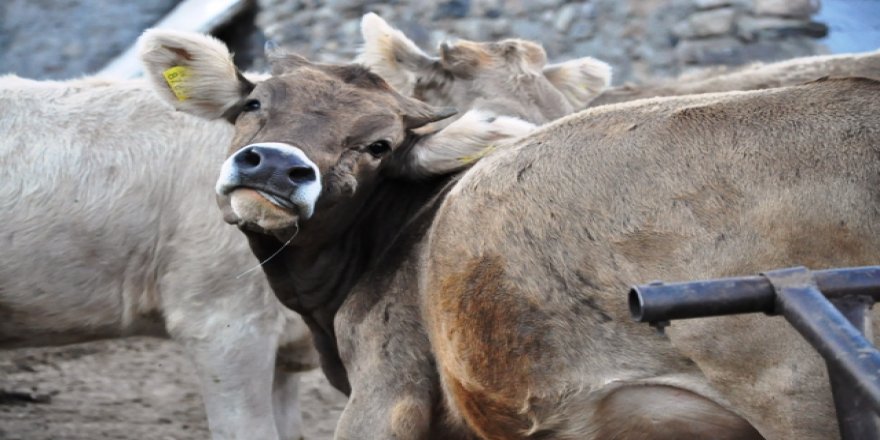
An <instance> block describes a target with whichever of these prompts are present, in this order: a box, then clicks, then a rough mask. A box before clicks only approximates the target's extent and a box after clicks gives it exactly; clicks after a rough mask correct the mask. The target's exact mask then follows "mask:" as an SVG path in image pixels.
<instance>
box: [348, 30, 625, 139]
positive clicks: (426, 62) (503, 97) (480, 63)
mask: <svg viewBox="0 0 880 440" xmlns="http://www.w3.org/2000/svg"><path fill="white" fill-rule="evenodd" d="M361 31H362V34H363V37H364V46H363V48H362V50H361V55H360V56H359V58H358V60H359V62H361V63H363V64H364V65H366V66H368V67H370V68H371V69H372V70H373V71H375V72H376V73H378V74H379V75H380V76H382V77H383V78H384V79H385V80H387V81H388V82H389V83H390V84H391V85H392V86H393V87H394V88H396V89H397V90H399V91H401V93H404V94H406V95H410V96H415V97H418V98H419V99H422V100H424V101H426V102H429V103H431V104H433V105H446V106H452V107H455V108H458V109H472V108H483V109H486V110H490V111H495V112H496V113H499V114H506V115H509V116H517V117H519V118H521V119H524V120H526V121H529V122H532V123H544V122H547V121H550V120H553V119H556V118H558V117H561V116H564V115H566V114H569V113H571V112H573V111H577V110H581V109H583V108H584V107H586V105H587V103H588V102H590V101H591V100H592V99H593V98H595V97H596V96H597V95H598V94H599V93H600V92H602V90H604V89H605V88H606V87H607V86H608V84H609V83H610V80H611V67H610V66H608V64H606V63H603V62H601V61H599V60H596V59H593V58H589V57H585V58H579V59H575V60H571V61H567V62H565V63H561V64H554V65H550V66H547V65H546V62H547V56H546V54H545V52H544V49H543V48H542V47H541V46H540V45H538V44H535V43H532V42H529V41H524V40H518V39H507V40H502V41H498V42H493V43H478V42H473V41H466V40H459V41H457V42H455V43H444V44H441V45H440V54H439V56H438V57H432V56H429V55H427V54H426V53H425V52H423V51H422V50H421V49H419V47H418V46H416V45H415V43H413V42H412V41H411V40H409V39H408V38H407V37H406V36H405V35H404V34H403V33H402V32H400V31H398V30H396V29H394V28H392V27H391V26H389V25H388V23H386V22H385V21H384V20H382V19H381V18H380V17H379V16H378V15H376V14H367V15H365V16H364V18H363V20H362V22H361Z"/></svg>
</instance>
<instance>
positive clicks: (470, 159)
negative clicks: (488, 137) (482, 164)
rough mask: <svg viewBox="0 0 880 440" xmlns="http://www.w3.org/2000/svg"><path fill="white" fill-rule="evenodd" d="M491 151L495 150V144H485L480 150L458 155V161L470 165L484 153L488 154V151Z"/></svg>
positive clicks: (483, 155)
mask: <svg viewBox="0 0 880 440" xmlns="http://www.w3.org/2000/svg"><path fill="white" fill-rule="evenodd" d="M493 151H495V146H494V145H488V146H486V148H483V149H482V150H480V151H477V152H476V153H474V154H470V155H467V156H462V157H459V158H458V162H459V163H461V164H462V165H470V164H472V163H474V162H476V161H478V160H480V159H482V158H483V157H485V156H486V155H488V154H489V153H491V152H493Z"/></svg>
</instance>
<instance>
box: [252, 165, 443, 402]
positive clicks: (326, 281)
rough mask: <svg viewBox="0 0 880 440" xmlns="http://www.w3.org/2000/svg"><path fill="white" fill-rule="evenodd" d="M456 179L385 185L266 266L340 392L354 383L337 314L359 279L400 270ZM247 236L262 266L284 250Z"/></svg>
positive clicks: (397, 181) (392, 181)
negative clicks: (315, 240) (311, 241)
mask: <svg viewBox="0 0 880 440" xmlns="http://www.w3.org/2000/svg"><path fill="white" fill-rule="evenodd" d="M456 180H457V177H444V178H437V179H431V180H425V181H421V182H413V181H408V180H406V181H405V180H400V179H388V180H385V181H384V182H383V183H381V184H380V185H379V186H378V187H377V188H376V189H375V190H374V191H373V193H372V195H371V196H370V197H369V198H368V199H367V200H366V201H365V203H364V204H363V206H361V208H360V209H359V210H358V214H357V215H356V216H355V217H354V220H353V221H352V222H351V223H350V224H349V225H348V226H347V227H345V228H341V230H340V232H339V233H337V234H336V235H335V236H334V237H332V238H330V239H327V240H324V241H323V242H322V244H321V245H311V246H309V247H307V248H306V247H299V246H290V247H287V248H285V249H283V250H282V251H281V252H280V253H278V255H276V256H275V257H274V258H272V259H269V260H268V261H266V262H265V263H264V264H263V270H264V272H265V274H266V276H267V278H268V280H269V284H270V285H271V287H272V289H273V291H274V292H275V295H276V296H277V297H278V298H279V300H281V302H282V303H283V304H284V305H286V306H287V307H289V308H291V309H293V310H294V311H296V312H297V313H299V314H300V315H302V316H303V318H304V321H305V322H306V324H307V325H308V326H309V329H310V330H311V332H312V335H313V338H314V341H315V346H316V348H317V350H318V352H319V353H320V355H321V366H322V368H323V370H324V372H325V374H326V375H327V377H328V379H329V380H330V382H331V384H332V385H333V386H334V387H336V388H337V389H339V390H340V391H342V392H344V393H346V394H348V393H349V392H350V386H349V384H348V379H347V375H346V373H345V369H344V366H343V365H342V361H341V359H340V357H339V351H338V348H337V343H336V335H335V331H334V328H333V320H334V318H335V316H336V312H337V311H338V310H339V308H340V306H341V305H342V303H343V302H344V301H345V300H346V298H348V296H349V294H350V293H351V292H352V289H353V288H354V287H355V285H356V284H357V283H358V281H360V280H361V279H363V278H365V277H381V276H384V275H386V274H389V273H393V272H394V270H395V269H396V268H398V267H399V266H400V262H399V261H397V260H398V259H400V258H404V257H405V256H406V255H408V254H409V251H410V250H411V249H412V246H414V245H415V244H416V243H417V242H419V241H420V239H421V237H422V236H423V235H424V234H425V232H426V231H427V228H428V226H429V225H430V222H431V220H432V219H433V216H434V213H435V212H436V208H437V207H439V205H440V202H441V201H442V199H443V195H444V194H445V193H446V191H447V190H448V188H450V187H451V186H452V184H453V183H454V182H455V181H456ZM245 233H246V235H247V236H248V239H249V241H250V244H251V249H252V250H253V252H254V254H255V255H256V256H257V258H259V259H260V261H265V260H266V259H267V258H268V257H269V256H270V255H272V254H273V253H275V252H276V251H277V250H278V248H279V246H281V243H280V242H279V241H278V240H277V239H276V238H274V237H270V236H267V235H264V234H259V233H253V232H245ZM372 293H373V294H376V295H381V294H382V292H372Z"/></svg>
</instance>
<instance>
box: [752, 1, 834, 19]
mask: <svg viewBox="0 0 880 440" xmlns="http://www.w3.org/2000/svg"><path fill="white" fill-rule="evenodd" d="M752 2H753V3H752V10H753V11H754V13H755V15H780V16H783V17H809V16H811V15H813V14H815V13H816V12H819V7H820V2H819V0H752Z"/></svg>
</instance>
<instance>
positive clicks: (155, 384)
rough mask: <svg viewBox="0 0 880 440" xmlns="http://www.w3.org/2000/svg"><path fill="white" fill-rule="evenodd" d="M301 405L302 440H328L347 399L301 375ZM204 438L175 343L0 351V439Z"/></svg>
mask: <svg viewBox="0 0 880 440" xmlns="http://www.w3.org/2000/svg"><path fill="white" fill-rule="evenodd" d="M302 398H303V405H302V406H303V413H304V414H303V419H304V424H305V433H306V438H307V439H310V440H311V439H315V440H319V439H330V438H332V436H333V429H334V427H335V425H336V420H337V419H338V418H339V414H340V413H341V411H342V408H343V405H345V396H343V395H342V394H340V393H338V392H337V391H335V390H333V389H332V388H331V387H330V385H329V384H328V383H327V381H326V380H325V379H324V376H323V374H321V373H320V371H317V370H316V371H312V372H309V373H308V374H306V375H305V378H304V384H303V387H302ZM206 438H209V435H208V428H207V423H206V420H205V412H204V409H203V408H202V399H201V396H200V395H199V389H198V383H197V381H196V377H195V373H194V369H193V366H192V365H191V364H190V362H189V360H188V359H186V357H185V356H184V355H183V353H182V351H181V350H180V348H179V347H178V346H177V345H176V344H174V343H173V342H170V341H165V340H160V339H153V338H129V339H121V340H112V341H100V342H93V343H87V344H77V345H70V346H64V347H52V348H36V349H32V348H29V349H18V350H9V351H0V439H4V440H6V439H8V440H87V439H88V440H93V439H120V440H129V439H130V440H135V439H137V440H152V439H156V440H190V439H193V440H194V439H200V440H202V439H206Z"/></svg>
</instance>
